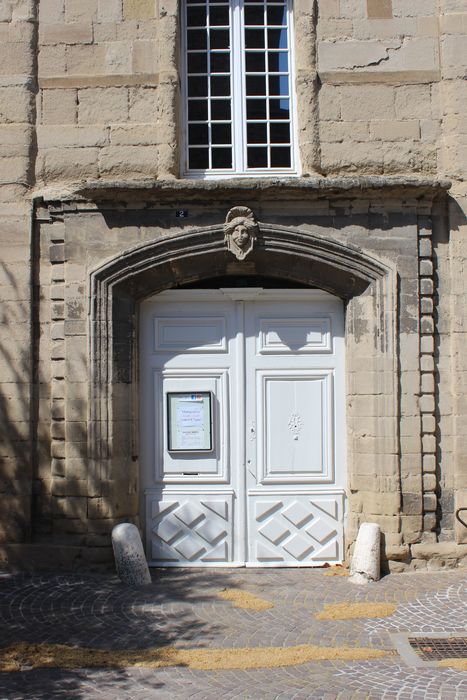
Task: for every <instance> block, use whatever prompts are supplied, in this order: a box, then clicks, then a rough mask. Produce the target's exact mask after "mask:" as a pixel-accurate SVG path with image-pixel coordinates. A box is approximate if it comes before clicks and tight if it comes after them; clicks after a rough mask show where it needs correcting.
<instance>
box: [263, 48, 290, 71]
mask: <svg viewBox="0 0 467 700" xmlns="http://www.w3.org/2000/svg"><path fill="white" fill-rule="evenodd" d="M268 69H269V71H270V73H285V72H287V71H288V70H289V57H288V54H287V53H286V52H285V51H269V52H268Z"/></svg>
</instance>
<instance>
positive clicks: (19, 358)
mask: <svg viewBox="0 0 467 700" xmlns="http://www.w3.org/2000/svg"><path fill="white" fill-rule="evenodd" d="M0 271H1V273H2V276H3V277H4V279H5V287H6V288H8V287H9V290H10V293H9V295H8V300H3V301H2V305H1V307H0V324H1V328H2V338H1V342H0V367H1V376H0V382H1V384H0V497H1V503H2V506H1V518H0V542H9V543H20V542H25V541H28V539H29V538H30V519H31V492H32V475H33V464H32V459H31V438H32V434H31V424H32V423H31V421H32V415H31V396H30V379H31V356H30V311H29V304H26V302H25V301H21V302H18V301H16V299H18V298H21V291H20V289H19V288H18V284H17V281H16V278H15V276H14V275H13V274H12V273H11V271H10V270H9V269H8V266H7V265H5V264H4V263H0ZM43 437H45V436H43Z"/></svg>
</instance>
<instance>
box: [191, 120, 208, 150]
mask: <svg viewBox="0 0 467 700" xmlns="http://www.w3.org/2000/svg"><path fill="white" fill-rule="evenodd" d="M188 140H189V142H190V145H191V146H203V145H207V144H208V143H209V134H208V125H207V124H189V126H188Z"/></svg>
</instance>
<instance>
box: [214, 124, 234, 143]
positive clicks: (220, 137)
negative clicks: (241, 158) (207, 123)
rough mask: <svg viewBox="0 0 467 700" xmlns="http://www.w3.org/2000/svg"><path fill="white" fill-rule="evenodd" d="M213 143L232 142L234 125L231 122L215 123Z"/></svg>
mask: <svg viewBox="0 0 467 700" xmlns="http://www.w3.org/2000/svg"><path fill="white" fill-rule="evenodd" d="M211 139H212V143H222V144H225V143H228V144H230V143H232V127H231V126H230V124H213V125H212V127H211Z"/></svg>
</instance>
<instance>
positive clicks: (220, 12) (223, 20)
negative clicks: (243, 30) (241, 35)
mask: <svg viewBox="0 0 467 700" xmlns="http://www.w3.org/2000/svg"><path fill="white" fill-rule="evenodd" d="M209 24H210V25H211V26H213V25H216V26H219V25H223V26H224V27H228V26H229V8H228V6H227V5H226V6H222V5H221V6H220V7H219V6H216V5H213V6H212V7H210V8H209Z"/></svg>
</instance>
